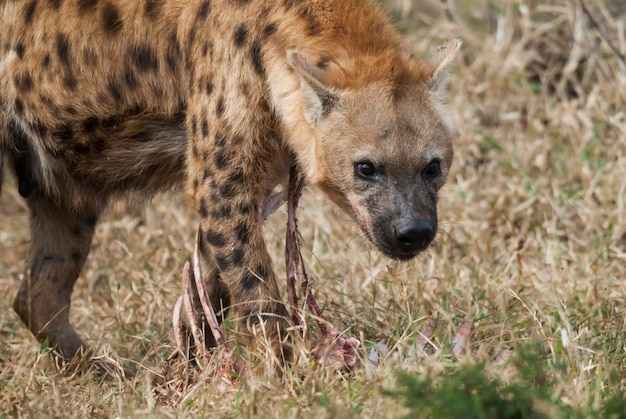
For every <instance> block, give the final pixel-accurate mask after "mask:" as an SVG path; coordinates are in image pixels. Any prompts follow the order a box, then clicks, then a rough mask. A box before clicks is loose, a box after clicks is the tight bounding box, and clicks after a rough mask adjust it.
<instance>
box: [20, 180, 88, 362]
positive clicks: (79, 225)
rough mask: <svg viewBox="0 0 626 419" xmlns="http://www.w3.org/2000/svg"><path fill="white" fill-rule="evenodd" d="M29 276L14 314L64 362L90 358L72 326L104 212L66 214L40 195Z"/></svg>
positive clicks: (33, 199) (33, 210)
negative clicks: (75, 297) (77, 292)
mask: <svg viewBox="0 0 626 419" xmlns="http://www.w3.org/2000/svg"><path fill="white" fill-rule="evenodd" d="M27 202H28V207H29V210H30V230H31V248H30V256H29V260H28V268H29V272H28V274H27V275H26V277H25V279H24V280H23V282H22V285H21V287H20V289H19V291H18V293H17V297H16V298H15V302H14V303H13V308H14V309H15V311H16V313H17V314H18V315H19V316H20V318H21V319H22V321H23V322H24V323H25V324H26V325H27V326H28V328H29V329H30V330H31V332H32V333H33V334H34V335H35V336H36V337H37V339H38V340H39V341H40V342H47V344H48V345H49V347H51V348H53V349H54V350H55V351H57V352H58V354H59V355H60V356H61V358H62V359H64V360H71V359H72V358H74V357H76V356H77V355H78V356H81V355H87V353H88V348H87V345H86V344H85V343H84V342H83V341H82V339H81V338H80V337H79V336H78V334H77V333H76V331H75V330H74V328H73V327H72V326H71V325H70V322H69V311H70V303H71V296H72V290H73V288H74V284H75V283H76V279H77V278H78V275H79V273H80V271H81V269H82V267H83V264H84V262H85V259H86V258H87V254H88V253H89V248H90V245H91V240H92V237H93V233H94V229H95V225H96V221H97V219H98V216H99V211H96V210H93V209H91V210H89V211H86V210H83V211H76V210H70V209H68V208H64V207H63V206H60V205H58V204H56V203H55V202H53V201H52V200H51V199H49V198H48V197H46V196H45V195H44V194H42V193H41V192H40V191H39V190H35V191H34V192H33V193H32V195H31V196H30V197H29V198H28V200H27Z"/></svg>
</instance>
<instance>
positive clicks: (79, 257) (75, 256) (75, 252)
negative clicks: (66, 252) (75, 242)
mask: <svg viewBox="0 0 626 419" xmlns="http://www.w3.org/2000/svg"><path fill="white" fill-rule="evenodd" d="M71 256H72V260H73V261H74V262H75V263H79V262H80V261H81V260H82V259H83V255H82V254H81V253H80V252H79V251H78V250H73V251H72V255H71Z"/></svg>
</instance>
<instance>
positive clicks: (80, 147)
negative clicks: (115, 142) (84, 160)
mask: <svg viewBox="0 0 626 419" xmlns="http://www.w3.org/2000/svg"><path fill="white" fill-rule="evenodd" d="M72 150H73V151H74V152H75V153H76V154H86V153H89V152H90V151H91V148H90V147H89V145H88V144H81V143H76V144H74V145H73V146H72Z"/></svg>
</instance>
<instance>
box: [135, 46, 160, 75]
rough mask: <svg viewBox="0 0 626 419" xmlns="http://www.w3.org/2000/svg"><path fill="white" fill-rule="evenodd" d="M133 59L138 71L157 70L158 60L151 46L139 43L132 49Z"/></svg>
mask: <svg viewBox="0 0 626 419" xmlns="http://www.w3.org/2000/svg"><path fill="white" fill-rule="evenodd" d="M132 56H133V61H134V63H135V66H136V67H137V69H138V70H139V71H142V72H147V71H157V69H158V68H159V61H158V59H157V56H156V53H155V52H154V50H153V49H152V47H150V46H148V45H141V46H139V47H137V48H135V49H134V50H133V51H132Z"/></svg>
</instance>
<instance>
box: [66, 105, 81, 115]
mask: <svg viewBox="0 0 626 419" xmlns="http://www.w3.org/2000/svg"><path fill="white" fill-rule="evenodd" d="M65 112H67V113H68V114H70V115H76V114H77V113H78V111H77V110H76V108H75V107H73V106H71V105H68V106H66V107H65Z"/></svg>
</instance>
